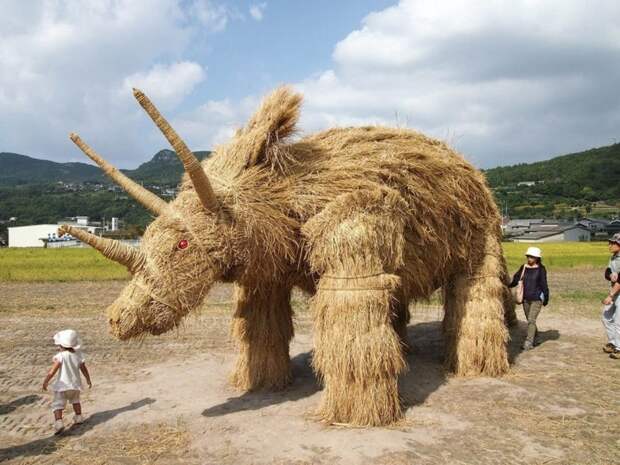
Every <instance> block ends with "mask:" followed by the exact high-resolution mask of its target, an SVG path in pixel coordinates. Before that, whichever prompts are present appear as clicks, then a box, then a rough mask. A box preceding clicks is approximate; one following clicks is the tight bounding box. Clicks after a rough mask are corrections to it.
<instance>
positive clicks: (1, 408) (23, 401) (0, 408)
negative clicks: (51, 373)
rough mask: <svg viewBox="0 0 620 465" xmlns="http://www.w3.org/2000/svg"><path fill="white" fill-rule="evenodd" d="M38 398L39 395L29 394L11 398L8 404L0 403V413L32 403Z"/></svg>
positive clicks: (4, 413) (39, 397)
mask: <svg viewBox="0 0 620 465" xmlns="http://www.w3.org/2000/svg"><path fill="white" fill-rule="evenodd" d="M38 400H41V396H37V395H34V394H31V395H28V396H23V397H20V398H18V399H15V400H12V401H11V402H9V403H8V404H1V405H0V415H6V414H7V413H11V412H12V411H13V410H15V409H17V408H19V407H21V406H22V405H29V404H34V403H35V402H37V401H38Z"/></svg>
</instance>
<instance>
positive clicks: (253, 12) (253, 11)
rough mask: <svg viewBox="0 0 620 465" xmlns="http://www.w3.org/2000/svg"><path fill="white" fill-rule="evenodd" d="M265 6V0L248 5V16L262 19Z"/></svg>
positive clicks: (258, 19)
mask: <svg viewBox="0 0 620 465" xmlns="http://www.w3.org/2000/svg"><path fill="white" fill-rule="evenodd" d="M266 8H267V2H263V3H255V4H253V5H250V16H252V18H254V19H255V20H256V21H262V20H263V16H264V15H265V9H266Z"/></svg>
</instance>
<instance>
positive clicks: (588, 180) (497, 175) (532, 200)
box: [485, 144, 620, 218]
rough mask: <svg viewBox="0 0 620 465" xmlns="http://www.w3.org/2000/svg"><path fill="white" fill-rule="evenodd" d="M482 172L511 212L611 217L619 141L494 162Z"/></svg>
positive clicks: (616, 206)
mask: <svg viewBox="0 0 620 465" xmlns="http://www.w3.org/2000/svg"><path fill="white" fill-rule="evenodd" d="M485 175H486V177H487V180H488V182H489V185H490V186H491V188H493V191H494V192H495V196H496V198H497V201H498V204H500V205H501V207H502V209H503V210H504V211H505V209H506V208H508V213H509V215H510V216H511V217H513V218H524V217H556V218H574V217H576V216H582V215H593V216H594V215H598V216H606V217H613V216H617V215H618V212H619V211H620V144H613V145H609V146H606V147H599V148H595V149H591V150H586V151H584V152H578V153H571V154H568V155H562V156H559V157H555V158H552V159H550V160H545V161H540V162H536V163H524V164H519V165H514V166H504V167H499V168H493V169H489V170H486V171H485ZM532 183H534V184H533V185H532Z"/></svg>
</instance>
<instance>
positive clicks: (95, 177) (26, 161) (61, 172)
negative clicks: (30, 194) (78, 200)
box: [0, 152, 103, 186]
mask: <svg viewBox="0 0 620 465" xmlns="http://www.w3.org/2000/svg"><path fill="white" fill-rule="evenodd" d="M102 179H103V178H102V174H101V170H100V169H99V168H97V167H96V166H92V165H87V164H86V163H56V162H53V161H48V160H39V159H38V158H32V157H27V156H26V155H19V154H17V153H10V152H0V186H12V185H20V184H22V185H23V184H48V183H51V182H57V181H66V182H78V183H80V182H85V181H102Z"/></svg>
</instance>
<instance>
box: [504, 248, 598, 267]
mask: <svg viewBox="0 0 620 465" xmlns="http://www.w3.org/2000/svg"><path fill="white" fill-rule="evenodd" d="M503 246H504V255H505V256H506V260H507V261H508V269H509V270H515V269H517V268H518V267H519V266H520V265H521V264H522V263H523V262H524V261H525V256H524V254H525V251H526V250H527V248H528V247H529V246H535V247H539V248H540V249H541V250H542V253H543V263H544V264H545V266H546V267H547V268H549V269H561V268H579V267H586V268H601V269H602V268H604V267H605V265H607V262H608V261H609V251H608V250H607V242H548V243H542V244H523V243H516V242H506V243H504V244H503Z"/></svg>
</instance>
